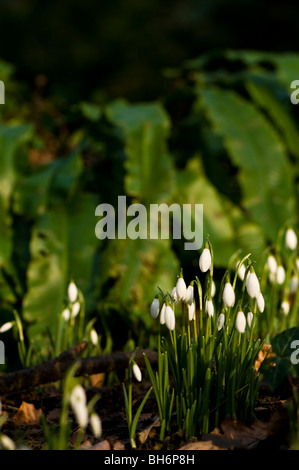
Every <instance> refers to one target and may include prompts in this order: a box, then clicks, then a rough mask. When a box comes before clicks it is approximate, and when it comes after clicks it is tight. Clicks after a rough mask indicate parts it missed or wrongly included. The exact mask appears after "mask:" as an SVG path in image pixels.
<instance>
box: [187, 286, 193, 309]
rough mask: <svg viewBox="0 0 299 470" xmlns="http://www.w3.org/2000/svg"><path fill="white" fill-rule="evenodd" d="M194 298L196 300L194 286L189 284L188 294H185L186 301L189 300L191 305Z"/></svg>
mask: <svg viewBox="0 0 299 470" xmlns="http://www.w3.org/2000/svg"><path fill="white" fill-rule="evenodd" d="M193 300H194V287H193V286H188V289H187V291H186V296H185V302H187V303H188V304H189V305H192V303H193Z"/></svg>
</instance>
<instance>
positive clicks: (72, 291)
mask: <svg viewBox="0 0 299 470" xmlns="http://www.w3.org/2000/svg"><path fill="white" fill-rule="evenodd" d="M67 292H68V297H69V299H70V301H71V302H72V303H74V302H76V300H77V298H78V289H77V286H76V284H75V283H74V282H73V281H72V282H70V283H69V286H68V290H67Z"/></svg>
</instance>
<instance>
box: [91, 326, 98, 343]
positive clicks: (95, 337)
mask: <svg viewBox="0 0 299 470" xmlns="http://www.w3.org/2000/svg"><path fill="white" fill-rule="evenodd" d="M90 339H91V342H92V344H93V345H94V346H96V345H97V344H98V341H99V336H98V333H97V332H96V330H95V329H94V328H92V330H91V331H90Z"/></svg>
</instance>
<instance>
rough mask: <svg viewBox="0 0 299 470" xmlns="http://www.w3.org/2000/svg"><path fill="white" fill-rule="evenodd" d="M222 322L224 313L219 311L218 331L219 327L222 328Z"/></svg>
mask: <svg viewBox="0 0 299 470" xmlns="http://www.w3.org/2000/svg"><path fill="white" fill-rule="evenodd" d="M224 322H225V315H224V313H220V315H219V317H218V322H217V328H218V331H220V330H221V328H223V325H224Z"/></svg>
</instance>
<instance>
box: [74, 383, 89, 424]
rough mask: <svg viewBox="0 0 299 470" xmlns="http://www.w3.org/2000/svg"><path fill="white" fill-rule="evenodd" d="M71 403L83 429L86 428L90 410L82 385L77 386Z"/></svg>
mask: <svg viewBox="0 0 299 470" xmlns="http://www.w3.org/2000/svg"><path fill="white" fill-rule="evenodd" d="M70 403H71V406H72V409H73V412H74V414H75V416H76V419H77V421H78V424H79V426H80V427H81V428H86V426H87V423H88V410H87V406H86V395H85V391H84V388H83V387H82V386H81V385H75V387H74V388H73V390H72V391H71V395H70Z"/></svg>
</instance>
